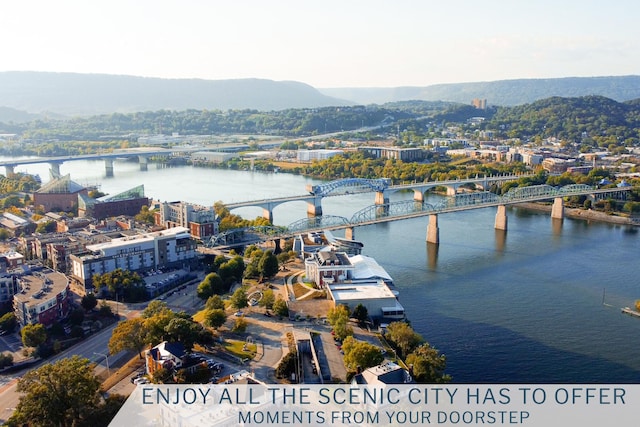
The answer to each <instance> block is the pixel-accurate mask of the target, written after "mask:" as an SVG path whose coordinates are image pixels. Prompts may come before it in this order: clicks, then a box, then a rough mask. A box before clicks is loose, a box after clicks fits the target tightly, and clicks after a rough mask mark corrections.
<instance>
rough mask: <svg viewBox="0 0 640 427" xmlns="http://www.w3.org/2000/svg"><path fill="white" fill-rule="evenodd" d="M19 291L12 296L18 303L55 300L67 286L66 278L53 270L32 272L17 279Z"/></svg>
mask: <svg viewBox="0 0 640 427" xmlns="http://www.w3.org/2000/svg"><path fill="white" fill-rule="evenodd" d="M18 280H19V283H20V288H21V291H20V292H19V293H17V294H16V295H15V296H14V299H15V300H16V301H17V302H19V303H26V304H29V303H34V302H35V301H38V300H41V301H42V302H44V301H47V300H49V299H52V298H56V296H57V295H58V294H60V293H61V292H63V291H64V290H65V289H66V288H67V286H68V285H69V280H68V279H67V276H65V275H64V274H62V273H58V272H57V271H53V270H41V271H33V272H31V274H29V275H25V276H21V277H19V279H18Z"/></svg>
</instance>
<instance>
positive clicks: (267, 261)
mask: <svg viewBox="0 0 640 427" xmlns="http://www.w3.org/2000/svg"><path fill="white" fill-rule="evenodd" d="M258 271H259V272H260V275H261V276H262V277H266V278H269V277H273V276H275V275H276V274H277V273H278V258H277V257H276V256H275V255H274V254H273V252H271V251H266V252H265V253H263V254H262V257H261V258H260V261H259V262H258Z"/></svg>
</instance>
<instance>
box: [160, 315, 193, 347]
mask: <svg viewBox="0 0 640 427" xmlns="http://www.w3.org/2000/svg"><path fill="white" fill-rule="evenodd" d="M201 330H202V326H201V325H200V324H198V323H196V322H194V321H193V320H192V319H185V318H184V317H179V316H176V317H174V318H173V319H171V320H170V321H169V323H168V324H167V326H166V327H165V332H166V333H167V337H166V339H167V340H169V341H177V342H180V343H182V345H184V348H185V349H186V350H187V351H191V349H192V348H193V345H194V344H195V343H196V342H198V338H199V337H200V332H201Z"/></svg>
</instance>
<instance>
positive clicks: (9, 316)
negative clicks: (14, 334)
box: [0, 311, 18, 332]
mask: <svg viewBox="0 0 640 427" xmlns="http://www.w3.org/2000/svg"><path fill="white" fill-rule="evenodd" d="M16 326H18V321H17V319H16V315H15V314H14V313H13V312H11V311H10V312H9V313H5V314H4V315H3V316H2V317H0V329H2V330H3V331H7V332H11V331H13V330H14V329H15V328H16Z"/></svg>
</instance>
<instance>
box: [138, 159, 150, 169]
mask: <svg viewBox="0 0 640 427" xmlns="http://www.w3.org/2000/svg"><path fill="white" fill-rule="evenodd" d="M138 163H139V164H140V171H142V172H146V171H147V169H148V157H147V156H138Z"/></svg>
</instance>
